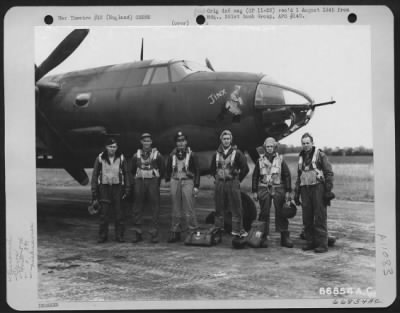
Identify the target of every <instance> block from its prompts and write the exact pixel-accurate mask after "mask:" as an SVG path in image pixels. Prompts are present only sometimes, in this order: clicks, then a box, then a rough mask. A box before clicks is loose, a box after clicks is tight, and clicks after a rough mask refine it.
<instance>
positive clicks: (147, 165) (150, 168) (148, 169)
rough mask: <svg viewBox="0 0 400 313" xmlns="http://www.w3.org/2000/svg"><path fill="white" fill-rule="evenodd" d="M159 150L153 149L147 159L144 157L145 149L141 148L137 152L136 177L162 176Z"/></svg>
mask: <svg viewBox="0 0 400 313" xmlns="http://www.w3.org/2000/svg"><path fill="white" fill-rule="evenodd" d="M157 156H158V151H157V149H156V148H153V149H151V153H150V156H149V157H148V158H147V159H144V158H143V151H142V150H141V149H139V150H138V151H137V152H136V158H137V170H136V176H135V177H136V178H153V177H160V171H159V169H158V167H157V162H156V160H157Z"/></svg>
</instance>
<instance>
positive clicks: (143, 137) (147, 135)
mask: <svg viewBox="0 0 400 313" xmlns="http://www.w3.org/2000/svg"><path fill="white" fill-rule="evenodd" d="M145 138H150V139H151V135H150V134H149V133H143V134H142V135H141V136H140V140H143V139H145Z"/></svg>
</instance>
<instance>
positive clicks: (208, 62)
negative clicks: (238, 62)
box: [206, 58, 215, 72]
mask: <svg viewBox="0 0 400 313" xmlns="http://www.w3.org/2000/svg"><path fill="white" fill-rule="evenodd" d="M206 65H207V67H208V68H209V69H210V70H212V71H213V72H215V70H214V68H213V66H212V64H211V62H210V60H209V59H208V58H206Z"/></svg>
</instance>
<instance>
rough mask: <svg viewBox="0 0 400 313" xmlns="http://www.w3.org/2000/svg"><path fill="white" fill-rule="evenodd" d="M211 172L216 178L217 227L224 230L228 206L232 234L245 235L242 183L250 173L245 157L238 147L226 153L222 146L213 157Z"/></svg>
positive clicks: (231, 148)
mask: <svg viewBox="0 0 400 313" xmlns="http://www.w3.org/2000/svg"><path fill="white" fill-rule="evenodd" d="M210 171H211V173H213V174H214V177H215V193H214V200H215V226H216V227H219V228H220V229H223V228H224V210H225V206H226V207H227V208H228V209H229V210H230V211H231V213H232V233H233V234H243V233H245V231H244V228H243V208H242V198H241V195H240V182H241V181H242V180H243V179H244V178H245V177H246V175H247V174H248V172H249V166H248V165H247V160H246V157H245V155H244V154H243V153H242V152H241V151H240V150H238V149H237V147H236V146H232V147H230V149H229V150H228V151H227V153H225V152H224V149H223V147H222V145H220V146H219V148H218V149H217V151H216V153H215V154H214V155H213V158H212V162H211V168H210Z"/></svg>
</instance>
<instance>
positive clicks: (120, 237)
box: [115, 225, 125, 242]
mask: <svg viewBox="0 0 400 313" xmlns="http://www.w3.org/2000/svg"><path fill="white" fill-rule="evenodd" d="M115 241H116V242H125V239H124V227H123V226H122V225H116V226H115Z"/></svg>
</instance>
